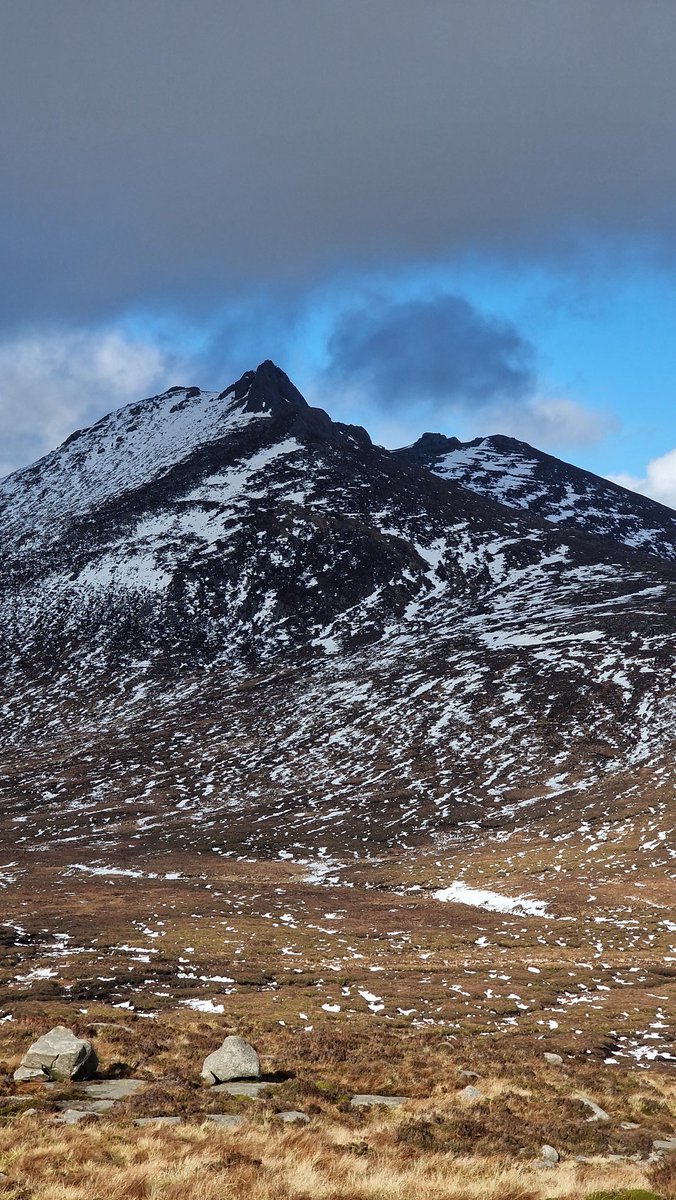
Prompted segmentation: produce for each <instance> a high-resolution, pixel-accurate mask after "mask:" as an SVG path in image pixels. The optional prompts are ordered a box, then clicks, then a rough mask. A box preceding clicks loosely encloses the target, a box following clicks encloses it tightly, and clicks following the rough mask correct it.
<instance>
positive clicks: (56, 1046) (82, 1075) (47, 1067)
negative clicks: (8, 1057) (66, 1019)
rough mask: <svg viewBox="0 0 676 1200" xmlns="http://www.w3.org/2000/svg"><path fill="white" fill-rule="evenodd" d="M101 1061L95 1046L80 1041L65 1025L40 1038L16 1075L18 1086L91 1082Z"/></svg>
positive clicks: (25, 1055)
mask: <svg viewBox="0 0 676 1200" xmlns="http://www.w3.org/2000/svg"><path fill="white" fill-rule="evenodd" d="M97 1066H98V1059H97V1057H96V1054H95V1053H94V1050H93V1048H92V1044H91V1042H86V1041H84V1039H83V1038H79V1037H76V1036H75V1034H74V1033H73V1031H72V1030H71V1029H66V1027H65V1025H57V1026H56V1027H55V1028H54V1029H50V1031H49V1033H45V1034H43V1035H42V1037H40V1038H38V1040H37V1042H33V1045H32V1046H31V1047H30V1048H29V1049H28V1050H27V1051H26V1053H25V1054H24V1056H23V1058H22V1059H21V1066H20V1067H19V1068H18V1069H17V1070H16V1071H15V1072H14V1078H15V1080H16V1081H17V1083H25V1082H27V1081H29V1080H31V1079H40V1078H42V1079H58V1080H65V1079H91V1077H92V1075H93V1074H94V1072H95V1071H96V1068H97Z"/></svg>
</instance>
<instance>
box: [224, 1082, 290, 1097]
mask: <svg viewBox="0 0 676 1200" xmlns="http://www.w3.org/2000/svg"><path fill="white" fill-rule="evenodd" d="M274 1086H275V1085H274V1084H270V1083H265V1082H261V1083H249V1082H248V1081H247V1080H246V1079H242V1080H236V1079H235V1080H233V1081H232V1083H216V1084H214V1091H215V1092H227V1093H228V1095H229V1096H249V1098H250V1099H252V1100H256V1099H257V1097H258V1096H259V1095H260V1093H261V1092H264V1091H265V1089H266V1088H268V1087H274Z"/></svg>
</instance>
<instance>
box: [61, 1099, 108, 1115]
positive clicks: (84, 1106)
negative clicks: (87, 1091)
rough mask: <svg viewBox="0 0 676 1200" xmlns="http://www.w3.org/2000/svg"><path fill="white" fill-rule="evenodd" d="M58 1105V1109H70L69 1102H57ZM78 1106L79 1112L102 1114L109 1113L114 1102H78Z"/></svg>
mask: <svg viewBox="0 0 676 1200" xmlns="http://www.w3.org/2000/svg"><path fill="white" fill-rule="evenodd" d="M58 1104H59V1108H62V1109H64V1110H65V1109H67V1108H70V1105H71V1101H70V1100H61V1101H59V1102H58ZM79 1105H80V1107H79V1109H78V1111H79V1112H88V1113H102V1112H109V1110H110V1109H111V1108H113V1107H114V1105H115V1101H114V1100H80V1101H79Z"/></svg>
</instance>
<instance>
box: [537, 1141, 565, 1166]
mask: <svg viewBox="0 0 676 1200" xmlns="http://www.w3.org/2000/svg"><path fill="white" fill-rule="evenodd" d="M540 1158H542V1159H544V1160H545V1162H551V1163H557V1162H558V1161H559V1158H560V1155H559V1152H558V1150H556V1149H555V1148H554V1146H548V1145H547V1143H546V1142H545V1144H544V1146H542V1147H541V1148H540Z"/></svg>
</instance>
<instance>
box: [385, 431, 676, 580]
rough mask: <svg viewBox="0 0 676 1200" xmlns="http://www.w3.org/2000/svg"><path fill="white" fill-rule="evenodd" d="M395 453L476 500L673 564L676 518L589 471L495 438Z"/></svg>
mask: <svg viewBox="0 0 676 1200" xmlns="http://www.w3.org/2000/svg"><path fill="white" fill-rule="evenodd" d="M395 453H396V454H397V455H398V457H399V458H401V459H402V460H403V461H404V462H409V463H412V464H415V465H416V466H422V467H427V469H428V470H430V471H433V472H434V474H435V475H438V476H439V477H440V478H441V479H448V480H452V481H453V482H454V483H459V484H461V485H462V486H463V487H465V488H469V489H470V491H473V492H476V493H477V494H478V495H480V496H488V497H490V499H491V500H497V501H498V502H499V503H500V504H506V505H507V506H508V507H509V508H516V509H522V510H525V511H527V512H528V513H530V514H531V515H533V516H537V517H542V518H543V519H544V520H545V521H549V522H551V523H552V524H553V525H558V526H560V527H561V528H564V529H579V530H580V531H582V532H585V533H593V534H596V535H597V536H599V537H603V538H609V539H610V540H611V541H615V542H621V543H623V544H624V545H625V546H633V547H635V548H637V549H641V550H645V551H647V552H648V553H649V554H656V555H658V556H659V557H660V558H666V559H669V560H670V561H671V562H676V513H674V512H673V511H672V509H670V508H666V507H665V506H664V505H663V504H658V503H657V502H656V501H655V500H649V499H648V498H647V497H646V496H640V495H637V494H636V493H635V492H629V491H627V490H626V488H623V487H619V486H618V485H617V484H615V483H611V482H610V481H609V480H607V479H600V478H599V476H598V475H593V474H592V473H591V472H590V471H583V470H582V469H581V468H580V467H573V466H571V464H570V463H565V462H561V461H560V459H558V458H554V457H552V455H551V454H543V453H542V451H541V450H536V449H534V447H533V446H529V445H528V444H527V442H519V441H517V440H516V439H515V438H509V437H503V436H501V435H497V436H494V437H484V438H475V439H474V440H473V441H471V442H460V441H458V439H457V438H452V437H445V436H444V435H443V434H440V433H425V434H423V436H422V437H421V438H419V439H418V441H417V442H415V443H414V444H413V445H412V446H406V447H404V448H403V449H401V450H396V451H395Z"/></svg>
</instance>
